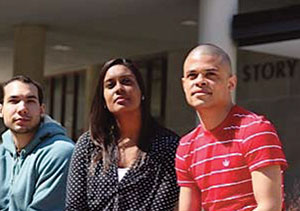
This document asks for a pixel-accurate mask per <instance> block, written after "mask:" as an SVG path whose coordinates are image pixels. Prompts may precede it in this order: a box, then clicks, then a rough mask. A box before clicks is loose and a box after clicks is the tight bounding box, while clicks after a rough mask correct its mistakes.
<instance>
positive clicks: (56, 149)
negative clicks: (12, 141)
mask: <svg viewBox="0 0 300 211" xmlns="http://www.w3.org/2000/svg"><path fill="white" fill-rule="evenodd" d="M73 149H74V142H73V141H72V140H71V139H70V138H69V137H68V136H66V135H63V134H58V135H54V136H51V137H47V138H45V139H44V140H43V142H42V143H41V144H40V145H39V147H37V151H44V152H47V153H50V154H54V155H55V154H56V155H62V154H65V155H67V156H69V155H70V154H71V153H72V152H73Z"/></svg>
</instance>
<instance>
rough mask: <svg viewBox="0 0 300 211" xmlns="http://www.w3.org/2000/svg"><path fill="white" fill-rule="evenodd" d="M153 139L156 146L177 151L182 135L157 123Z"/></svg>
mask: <svg viewBox="0 0 300 211" xmlns="http://www.w3.org/2000/svg"><path fill="white" fill-rule="evenodd" d="M153 139H154V140H153V141H152V144H153V147H154V148H156V149H161V150H163V151H165V150H167V151H175V150H176V148H177V146H178V143H179V139H180V137H179V136H178V135H177V134H176V133H175V132H173V131H172V130H170V129H168V128H166V127H163V126H160V125H157V126H156V127H155V129H154V136H153Z"/></svg>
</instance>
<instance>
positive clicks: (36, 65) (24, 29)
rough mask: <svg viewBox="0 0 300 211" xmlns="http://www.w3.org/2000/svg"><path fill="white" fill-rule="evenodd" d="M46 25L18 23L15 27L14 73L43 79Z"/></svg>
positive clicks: (39, 79)
mask: <svg viewBox="0 0 300 211" xmlns="http://www.w3.org/2000/svg"><path fill="white" fill-rule="evenodd" d="M45 44H46V27H45V26H41V25H16V26H15V28H14V61H13V75H19V74H24V75H28V76H29V77H31V78H32V79H34V80H37V81H39V82H42V81H43V76H44V61H45Z"/></svg>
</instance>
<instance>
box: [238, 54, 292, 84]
mask: <svg viewBox="0 0 300 211" xmlns="http://www.w3.org/2000/svg"><path fill="white" fill-rule="evenodd" d="M297 63H298V60H295V59H288V60H278V61H274V62H265V63H257V64H247V65H244V66H243V68H242V78H241V79H242V80H243V81H244V82H252V81H261V80H270V79H273V78H293V77H294V75H295V72H296V71H295V69H296V65H297Z"/></svg>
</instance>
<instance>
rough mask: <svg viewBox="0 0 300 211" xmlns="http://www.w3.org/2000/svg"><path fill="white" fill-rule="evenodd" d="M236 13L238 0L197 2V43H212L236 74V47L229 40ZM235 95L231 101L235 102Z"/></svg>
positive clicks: (205, 0)
mask: <svg viewBox="0 0 300 211" xmlns="http://www.w3.org/2000/svg"><path fill="white" fill-rule="evenodd" d="M237 12H238V0H199V36H198V37H199V39H198V41H199V43H213V44H216V45H218V46H220V47H221V48H222V49H224V50H225V51H226V52H227V53H228V55H229V56H230V58H231V62H232V70H233V72H234V73H236V67H237V47H236V45H235V44H234V42H233V40H232V39H231V23H232V19H233V15H234V14H237ZM235 95H236V94H235V93H233V99H234V101H235Z"/></svg>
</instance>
